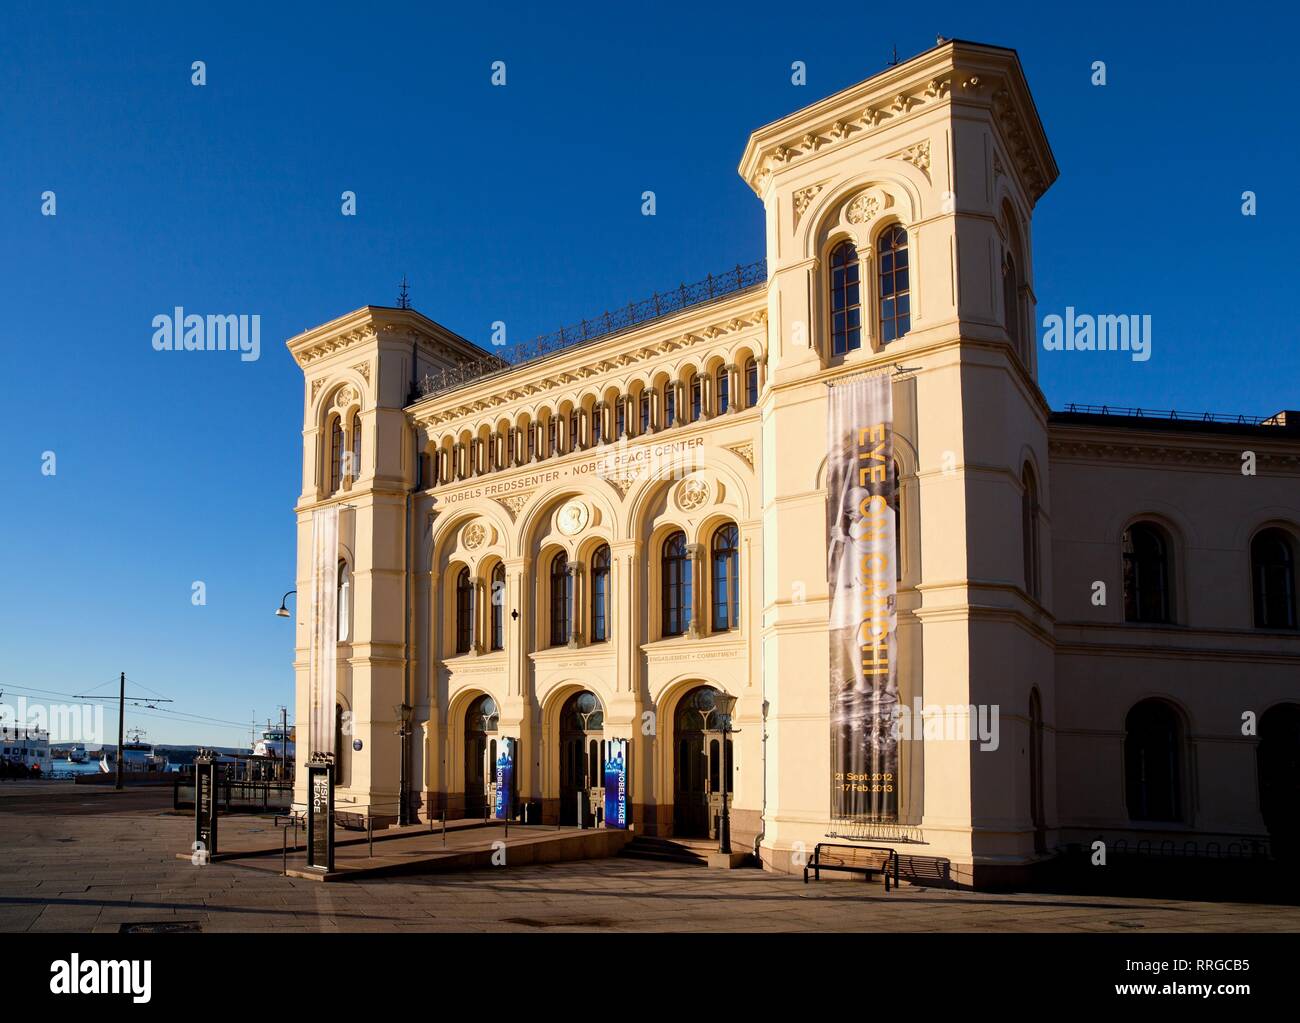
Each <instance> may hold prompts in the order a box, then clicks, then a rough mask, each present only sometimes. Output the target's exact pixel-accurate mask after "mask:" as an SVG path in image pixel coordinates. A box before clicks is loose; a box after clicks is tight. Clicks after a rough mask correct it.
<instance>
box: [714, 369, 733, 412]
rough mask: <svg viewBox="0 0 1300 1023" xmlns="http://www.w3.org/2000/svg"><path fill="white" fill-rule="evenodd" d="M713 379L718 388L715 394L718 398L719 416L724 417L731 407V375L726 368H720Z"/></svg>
mask: <svg viewBox="0 0 1300 1023" xmlns="http://www.w3.org/2000/svg"><path fill="white" fill-rule="evenodd" d="M713 377H714V383H715V385H716V387H717V391H716V392H715V393H716V394H717V396H718V401H717V406H718V415H722V413H724V412H726V411H727V409H728V408H730V407H731V374H730V373H728V372H727V367H726V366H719V367H718V370H717V372H716V373H714V375H713Z"/></svg>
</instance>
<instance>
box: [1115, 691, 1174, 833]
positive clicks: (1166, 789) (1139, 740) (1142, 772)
mask: <svg viewBox="0 0 1300 1023" xmlns="http://www.w3.org/2000/svg"><path fill="white" fill-rule="evenodd" d="M1124 730H1125V735H1124V782H1125V786H1124V787H1125V791H1126V794H1127V797H1128V815H1129V818H1130V819H1131V820H1135V821H1181V820H1182V819H1183V810H1182V773H1183V772H1182V756H1183V737H1182V728H1181V726H1180V724H1179V721H1178V715H1177V713H1176V712H1175V711H1174V709H1173V708H1172V707H1170V706H1169V704H1167V703H1164V702H1163V701H1161V700H1143V701H1142V702H1141V703H1139V704H1138V705H1137V706H1135V707H1134V708H1133V709H1132V710H1130V711H1129V712H1128V717H1127V718H1126V719H1125V721H1124Z"/></svg>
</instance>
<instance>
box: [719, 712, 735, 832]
mask: <svg viewBox="0 0 1300 1023" xmlns="http://www.w3.org/2000/svg"><path fill="white" fill-rule="evenodd" d="M735 707H736V698H735V697H734V696H728V695H727V694H726V693H723V692H719V691H715V693H714V697H713V713H714V714H716V715H717V718H718V723H719V725H720V726H721V728H722V820H721V821H720V822H719V823H718V852H720V853H724V854H726V855H728V856H729V855H731V814H730V812H729V809H728V806H727V790H728V789H729V788H731V757H729V756H728V755H727V750H728V739H727V736H728V735H730V734H731V712H732V711H733V710H734V709H735Z"/></svg>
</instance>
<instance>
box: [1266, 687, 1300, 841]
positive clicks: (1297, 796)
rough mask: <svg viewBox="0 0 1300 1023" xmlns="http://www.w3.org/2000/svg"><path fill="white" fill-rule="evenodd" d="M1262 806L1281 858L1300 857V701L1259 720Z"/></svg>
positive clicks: (1285, 704)
mask: <svg viewBox="0 0 1300 1023" xmlns="http://www.w3.org/2000/svg"><path fill="white" fill-rule="evenodd" d="M1257 756H1258V758H1259V759H1258V765H1259V809H1260V813H1261V814H1262V815H1263V817H1264V827H1266V828H1267V829H1268V833H1269V836H1270V837H1271V838H1272V840H1273V843H1272V844H1273V855H1274V856H1276V857H1277V858H1278V859H1295V858H1300V704H1294V703H1284V704H1282V705H1281V706H1278V707H1273V708H1271V709H1269V710H1267V711H1265V712H1264V716H1263V717H1262V718H1260V721H1259V747H1258V750H1257Z"/></svg>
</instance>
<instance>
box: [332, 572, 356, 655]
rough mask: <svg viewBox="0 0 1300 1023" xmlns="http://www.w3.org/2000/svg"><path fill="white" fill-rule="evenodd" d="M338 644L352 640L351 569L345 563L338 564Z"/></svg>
mask: <svg viewBox="0 0 1300 1023" xmlns="http://www.w3.org/2000/svg"><path fill="white" fill-rule="evenodd" d="M337 598H338V599H337V601H336V603H337V608H336V612H337V614H338V628H339V642H340V643H347V642H348V641H350V640H351V639H352V569H351V568H349V567H348V563H347V562H346V561H340V562H339V588H338V594H337Z"/></svg>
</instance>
